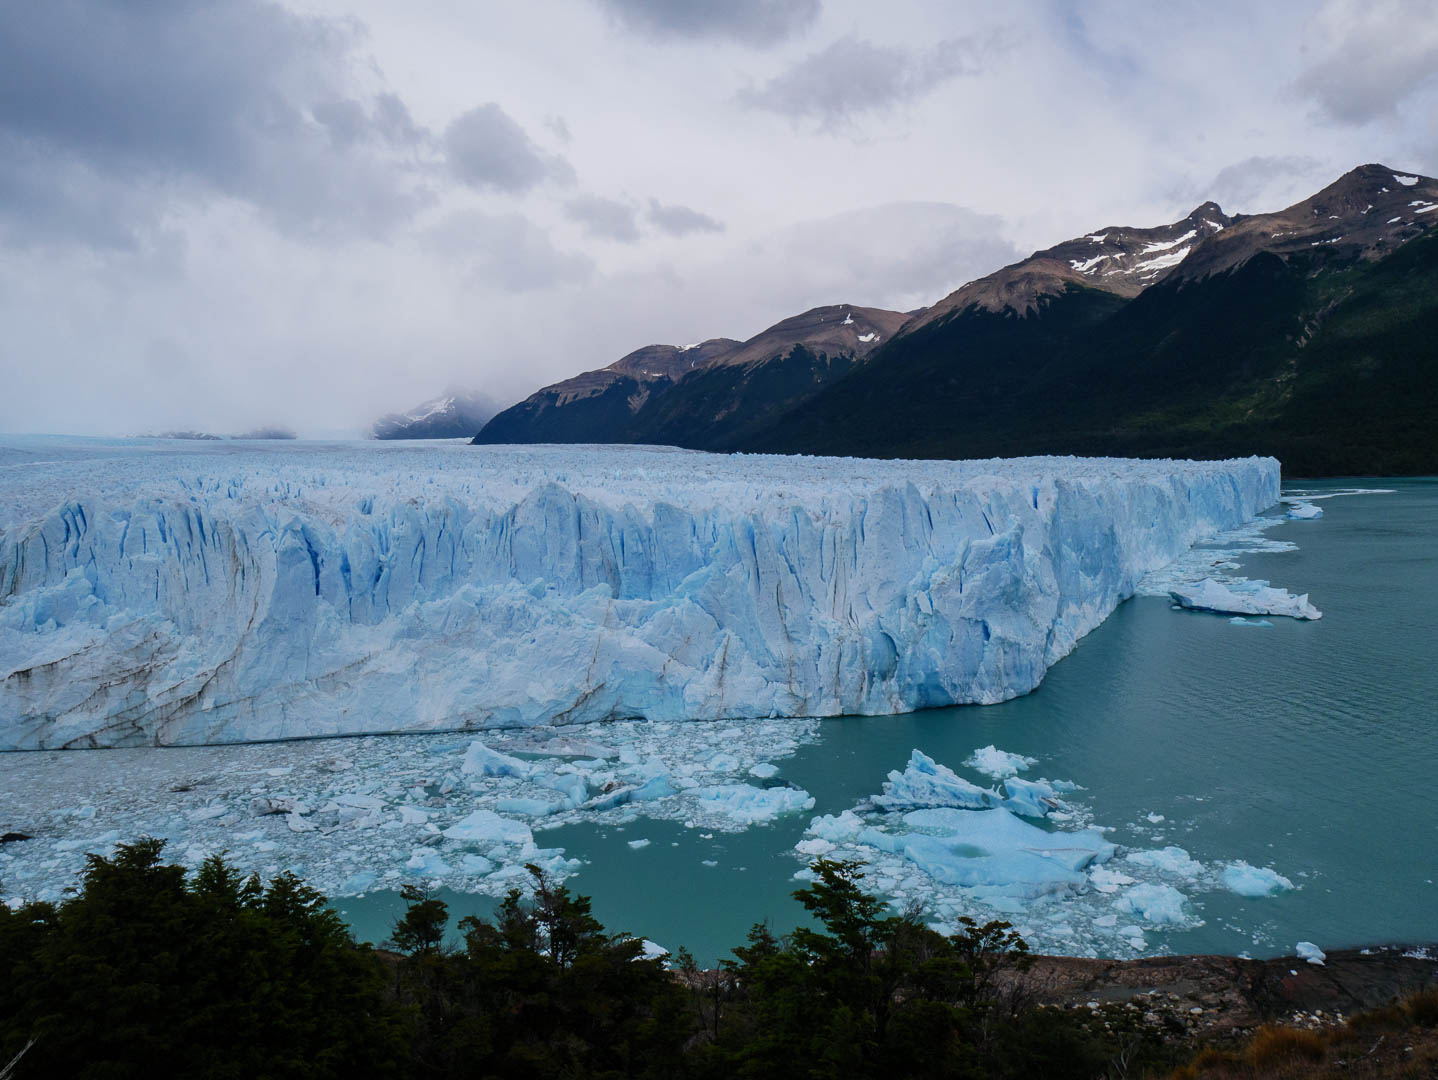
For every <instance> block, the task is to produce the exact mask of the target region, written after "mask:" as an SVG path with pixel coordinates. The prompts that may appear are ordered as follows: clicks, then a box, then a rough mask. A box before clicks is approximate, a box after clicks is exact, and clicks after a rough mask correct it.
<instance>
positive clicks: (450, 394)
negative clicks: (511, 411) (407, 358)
mask: <svg viewBox="0 0 1438 1080" xmlns="http://www.w3.org/2000/svg"><path fill="white" fill-rule="evenodd" d="M498 410H499V407H498V406H497V405H496V404H495V403H494V402H493V401H492V400H491V399H490V398H488V397H486V396H485V395H484V394H480V393H476V392H473V391H464V390H449V391H447V392H445V393H444V394H441V395H440V396H439V397H437V398H432V399H431V400H429V401H426V402H423V403H422V404H419V405H416V406H415V407H414V408H413V409H410V410H409V411H408V412H403V413H386V414H385V415H384V416H381V417H380V418H379V419H378V420H376V421H375V422H374V426H373V427H372V429H371V432H372V435H373V437H374V438H376V439H467V438H469V437H471V436H472V435H474V433H475V432H476V431H478V430H479V429H480V428H482V427H484V425H485V424H486V423H487V422H488V421H489V418H490V417H492V416H493V415H494V414H495V413H496V412H497V411H498Z"/></svg>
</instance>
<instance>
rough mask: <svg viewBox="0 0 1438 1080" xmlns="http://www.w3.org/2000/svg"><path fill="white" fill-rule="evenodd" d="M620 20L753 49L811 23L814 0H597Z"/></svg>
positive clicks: (660, 32)
mask: <svg viewBox="0 0 1438 1080" xmlns="http://www.w3.org/2000/svg"><path fill="white" fill-rule="evenodd" d="M598 2H599V5H600V7H602V8H604V9H605V10H606V11H608V12H609V13H610V14H611V15H612V16H613V17H614V18H615V19H616V20H617V21H618V22H619V23H621V24H622V25H624V26H626V27H628V28H631V29H634V30H638V31H640V32H643V33H648V34H652V35H655V36H657V37H661V38H664V37H672V38H691V39H703V38H721V39H722V38H729V39H732V40H735V41H740V42H743V43H744V44H746V45H752V46H756V47H758V48H767V47H772V46H773V45H775V44H777V43H778V42H779V41H782V40H783V39H785V38H787V37H789V36H791V35H793V34H796V33H798V32H800V31H802V30H804V29H807V28H808V27H809V26H811V25H812V24H813V23H814V21H815V19H817V18H818V15H819V0H727V2H725V3H694V2H693V0H598Z"/></svg>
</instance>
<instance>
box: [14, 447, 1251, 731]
mask: <svg viewBox="0 0 1438 1080" xmlns="http://www.w3.org/2000/svg"><path fill="white" fill-rule="evenodd" d="M1278 498H1279V465H1278V462H1277V461H1275V460H1274V459H1272V458H1245V459H1238V460H1231V461H1222V462H1188V461H1127V460H1114V459H1075V458H1025V459H1015V460H993V461H966V462H952V461H874V460H859V459H839V458H791V457H767V456H722V455H712V454H703V453H696V452H688V451H677V450H669V449H664V448H655V447H613V446H605V447H574V446H565V447H547V446H527V447H504V446H494V447H485V448H475V447H468V446H461V445H457V444H453V443H448V444H439V445H429V446H424V447H415V446H405V445H387V446H376V445H374V444H365V445H348V444H329V445H326V444H295V443H289V444H285V445H283V446H254V445H252V446H242V445H238V444H220V445H218V446H214V447H211V446H208V445H206V446H204V447H199V448H193V449H191V448H184V447H176V446H175V445H174V444H169V445H165V446H157V445H153V444H146V443H139V442H124V441H117V442H105V441H102V440H57V439H52V440H26V439H18V438H9V439H5V440H0V515H3V516H0V677H3V681H0V749H12V750H13V749H42V748H61V747H88V746H134V745H179V744H203V743H224V742H240V741H249V740H267V739H286V738H302V737H310V736H321V735H338V734H352V733H376V732H402V731H403V732H413V731H429V730H446V729H478V728H492V727H519V726H530V725H545V724H550V725H552V724H565V723H578V722H587V721H595V720H605V719H610V718H621V717H622V718H634V717H643V718H646V719H650V720H662V721H675V720H686V719H717V718H722V717H732V718H741V717H768V716H836V715H843V714H884V713H899V712H908V711H911V710H914V709H921V708H926V707H931V706H940V705H952V704H957V703H965V702H981V703H989V702H997V701H1002V700H1005V699H1007V698H1011V697H1014V696H1017V695H1019V694H1023V693H1027V692H1028V691H1030V690H1032V689H1034V687H1036V686H1037V685H1038V683H1039V681H1040V680H1041V679H1042V678H1043V675H1044V672H1045V671H1046V670H1047V668H1048V667H1049V666H1050V665H1051V664H1053V663H1054V662H1055V661H1057V660H1059V659H1060V658H1061V657H1063V656H1064V655H1066V654H1067V653H1068V652H1069V651H1070V650H1071V649H1072V648H1073V647H1074V644H1075V643H1076V642H1077V641H1078V639H1079V638H1080V637H1082V636H1083V635H1084V634H1086V633H1088V632H1089V631H1090V630H1092V629H1093V628H1094V627H1096V626H1097V625H1098V624H1099V623H1100V622H1102V621H1103V619H1104V618H1105V617H1107V615H1108V614H1109V613H1110V612H1111V611H1113V609H1114V607H1115V606H1116V605H1117V604H1119V603H1120V602H1121V601H1122V600H1124V599H1125V598H1127V597H1128V596H1130V595H1132V593H1133V592H1134V588H1135V586H1136V584H1137V583H1138V581H1139V579H1140V578H1141V577H1142V576H1143V575H1144V574H1146V573H1148V572H1149V571H1151V570H1154V569H1156V568H1158V567H1161V566H1163V565H1165V564H1166V563H1168V562H1169V561H1171V560H1172V559H1174V558H1175V557H1176V556H1178V555H1179V554H1180V553H1182V552H1183V551H1185V550H1186V549H1188V548H1189V546H1190V545H1192V544H1193V543H1194V542H1195V541H1197V540H1199V539H1202V538H1204V537H1207V536H1210V535H1212V534H1214V533H1216V532H1219V531H1221V530H1225V529H1231V528H1233V527H1234V526H1236V525H1239V524H1241V523H1242V522H1244V521H1246V520H1249V519H1250V518H1252V517H1253V516H1255V515H1256V514H1258V513H1259V512H1260V511H1262V510H1264V509H1265V508H1267V507H1269V506H1271V505H1273V504H1274V503H1275V502H1277V501H1278Z"/></svg>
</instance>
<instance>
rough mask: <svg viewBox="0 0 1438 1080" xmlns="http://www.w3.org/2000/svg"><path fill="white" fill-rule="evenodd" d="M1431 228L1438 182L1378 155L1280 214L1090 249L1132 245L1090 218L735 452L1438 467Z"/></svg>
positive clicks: (1389, 469) (1197, 219) (1310, 470)
mask: <svg viewBox="0 0 1438 1080" xmlns="http://www.w3.org/2000/svg"><path fill="white" fill-rule="evenodd" d="M1435 221H1438V181H1435V180H1433V179H1431V178H1428V177H1423V176H1416V175H1413V174H1406V173H1403V172H1400V171H1397V170H1393V169H1390V168H1387V167H1386V166H1381V165H1365V166H1362V167H1361V168H1358V169H1355V170H1353V171H1352V172H1349V173H1347V174H1346V175H1344V176H1343V177H1341V178H1340V179H1339V180H1338V181H1336V182H1335V183H1333V184H1332V185H1330V186H1329V187H1327V188H1325V189H1324V190H1323V191H1321V192H1319V193H1318V194H1316V195H1314V196H1312V197H1311V198H1309V199H1305V200H1304V201H1302V202H1300V203H1297V204H1295V205H1294V206H1291V207H1288V208H1287V209H1285V210H1282V211H1279V212H1277V213H1273V214H1260V215H1252V216H1239V217H1233V218H1227V217H1225V216H1223V215H1221V214H1220V213H1219V211H1218V208H1217V207H1216V206H1214V205H1213V204H1205V205H1204V206H1202V207H1199V208H1198V210H1196V211H1195V212H1194V213H1193V214H1191V215H1189V217H1188V218H1186V219H1184V221H1183V222H1179V223H1176V224H1175V225H1171V226H1166V227H1165V231H1166V232H1168V233H1175V232H1177V231H1178V230H1180V229H1181V230H1182V231H1181V232H1179V233H1178V235H1176V236H1174V237H1173V239H1174V240H1178V239H1182V241H1183V242H1182V243H1181V244H1177V245H1176V246H1173V247H1170V248H1162V249H1161V248H1159V247H1157V246H1156V245H1157V244H1158V243H1159V240H1157V239H1155V240H1146V241H1145V242H1144V244H1143V247H1142V248H1141V249H1139V250H1137V251H1134V250H1133V245H1129V250H1128V251H1127V253H1125V254H1123V255H1122V256H1121V257H1120V258H1118V259H1115V260H1105V261H1103V262H1091V261H1090V260H1089V259H1081V258H1079V257H1078V255H1079V254H1081V253H1082V252H1083V250H1084V249H1083V247H1082V245H1083V244H1084V243H1085V242H1086V241H1087V242H1092V243H1094V244H1095V251H1096V256H1097V255H1098V254H1108V252H1106V251H1104V250H1103V248H1104V246H1105V245H1111V244H1112V242H1113V239H1115V237H1114V235H1113V234H1114V233H1118V236H1117V237H1116V238H1117V239H1120V240H1122V239H1124V232H1125V231H1124V230H1099V232H1098V233H1096V234H1091V235H1090V236H1087V237H1082V238H1080V239H1078V240H1073V241H1069V242H1068V243H1067V244H1061V245H1059V246H1058V247H1057V248H1051V249H1049V251H1048V252H1039V253H1036V254H1035V255H1034V256H1031V257H1030V258H1029V259H1027V260H1024V262H1022V263H1019V264H1016V265H1015V266H1012V267H1006V268H1005V269H1003V270H1000V271H998V272H997V273H996V274H992V275H989V277H987V278H984V279H981V280H980V281H978V282H974V283H971V284H969V285H966V286H964V287H963V288H961V289H959V290H958V291H957V292H955V293H954V294H952V295H951V296H949V297H947V298H946V299H945V300H943V301H940V302H939V303H938V304H935V305H934V307H933V308H931V309H930V310H929V311H928V312H926V313H924V314H923V315H922V316H920V317H918V318H916V319H914V320H912V321H911V322H910V323H908V324H907V325H906V326H905V327H904V328H903V330H902V331H901V332H900V333H899V334H898V335H897V336H896V337H895V338H894V339H893V340H892V341H890V342H889V344H888V345H887V346H885V347H884V348H883V349H881V350H880V351H878V352H877V353H875V354H874V355H873V356H871V357H870V358H869V359H868V360H867V361H866V362H865V363H864V364H862V365H860V366H858V367H856V369H855V370H854V371H853V372H851V373H850V374H849V375H848V376H847V377H845V378H844V379H841V380H839V381H837V382H836V383H834V384H832V385H831V386H828V387H825V388H823V389H821V390H820V391H819V392H818V393H817V394H815V395H813V396H812V397H810V398H809V399H807V400H805V401H803V402H800V403H798V404H796V405H795V406H794V407H793V408H792V409H789V410H787V411H786V412H785V413H784V414H783V415H781V416H778V417H776V418H775V419H774V421H773V422H772V423H771V424H769V425H768V426H767V427H766V428H765V429H764V430H763V431H758V432H754V433H753V434H752V436H751V437H750V438H749V439H748V440H747V441H746V443H745V445H744V447H743V448H744V449H748V450H767V451H782V452H808V453H824V454H871V455H876V456H884V457H903V456H914V457H987V456H993V455H1012V454H1027V453H1040V452H1042V453H1079V454H1124V455H1137V456H1170V455H1172V456H1183V457H1215V456H1221V455H1229V454H1249V453H1271V454H1273V455H1275V456H1277V457H1278V458H1279V459H1280V460H1281V461H1282V462H1283V463H1284V468H1285V470H1286V471H1287V472H1288V473H1289V474H1290V475H1320V474H1326V475H1332V474H1356V473H1426V472H1438V230H1435V229H1433V227H1432V226H1433V224H1434V223H1435ZM1208 223H1211V224H1208ZM1220 225H1221V226H1222V228H1215V227H1212V226H1220ZM1190 231H1192V232H1193V234H1194V235H1193V236H1191V237H1190V236H1188V233H1189V232H1190ZM1131 232H1134V233H1137V231H1136V230H1135V231H1131ZM1105 233H1107V234H1109V235H1108V236H1107V237H1105V239H1104V240H1103V241H1102V242H1100V241H1097V240H1095V237H1097V236H1101V235H1103V234H1105ZM1054 253H1058V255H1059V257H1058V258H1055V257H1053V255H1054ZM1156 259H1159V260H1168V265H1159V266H1155V265H1153V261H1154V260H1156ZM1123 260H1127V262H1126V263H1125V262H1124V261H1123ZM1135 260H1136V261H1135ZM1111 262H1116V263H1118V265H1117V266H1116V267H1115V266H1113V265H1111ZM1145 262H1147V263H1148V265H1145ZM1064 267H1067V269H1064ZM1068 271H1073V273H1072V274H1070V273H1069V272H1068ZM1154 271H1157V272H1156V273H1155V272H1154ZM1115 281H1117V282H1118V283H1119V285H1118V287H1115ZM1135 281H1136V282H1137V284H1138V288H1137V290H1135V289H1134V285H1133V283H1134V282H1135ZM1015 282H1023V283H1024V286H1023V288H1021V289H1019V288H1016V287H1015V286H1014V284H1013V283H1015Z"/></svg>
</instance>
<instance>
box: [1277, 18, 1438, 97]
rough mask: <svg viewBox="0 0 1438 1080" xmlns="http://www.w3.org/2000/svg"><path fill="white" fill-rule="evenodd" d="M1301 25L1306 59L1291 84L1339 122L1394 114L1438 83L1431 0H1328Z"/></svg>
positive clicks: (1437, 32) (1436, 26) (1437, 30)
mask: <svg viewBox="0 0 1438 1080" xmlns="http://www.w3.org/2000/svg"><path fill="white" fill-rule="evenodd" d="M1304 31H1305V32H1304V51H1305V53H1306V54H1307V55H1308V62H1307V63H1306V64H1305V66H1304V69H1303V71H1302V73H1301V74H1300V75H1299V76H1298V78H1297V79H1296V80H1295V82H1294V88H1295V89H1296V90H1297V91H1298V92H1299V93H1300V94H1303V95H1305V96H1306V97H1309V98H1312V99H1313V100H1314V101H1316V102H1317V103H1318V106H1319V108H1320V109H1321V110H1322V112H1323V114H1324V115H1325V116H1326V117H1327V118H1328V119H1330V120H1333V121H1335V122H1337V123H1340V124H1364V123H1367V122H1369V121H1370V120H1375V119H1379V118H1382V117H1388V116H1392V115H1393V114H1394V113H1396V111H1397V110H1398V108H1399V106H1400V105H1401V104H1402V103H1403V102H1404V100H1406V99H1407V98H1408V97H1410V96H1411V95H1413V94H1414V93H1415V92H1417V91H1419V90H1420V89H1423V88H1425V87H1429V86H1433V85H1435V84H1438V20H1435V19H1434V18H1433V4H1432V2H1431V0H1329V2H1328V3H1326V4H1325V5H1324V6H1323V8H1322V9H1321V10H1320V11H1319V12H1318V13H1317V14H1316V15H1315V16H1314V17H1313V19H1312V20H1310V22H1309V23H1308V24H1307V26H1306V27H1305V28H1304Z"/></svg>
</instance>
